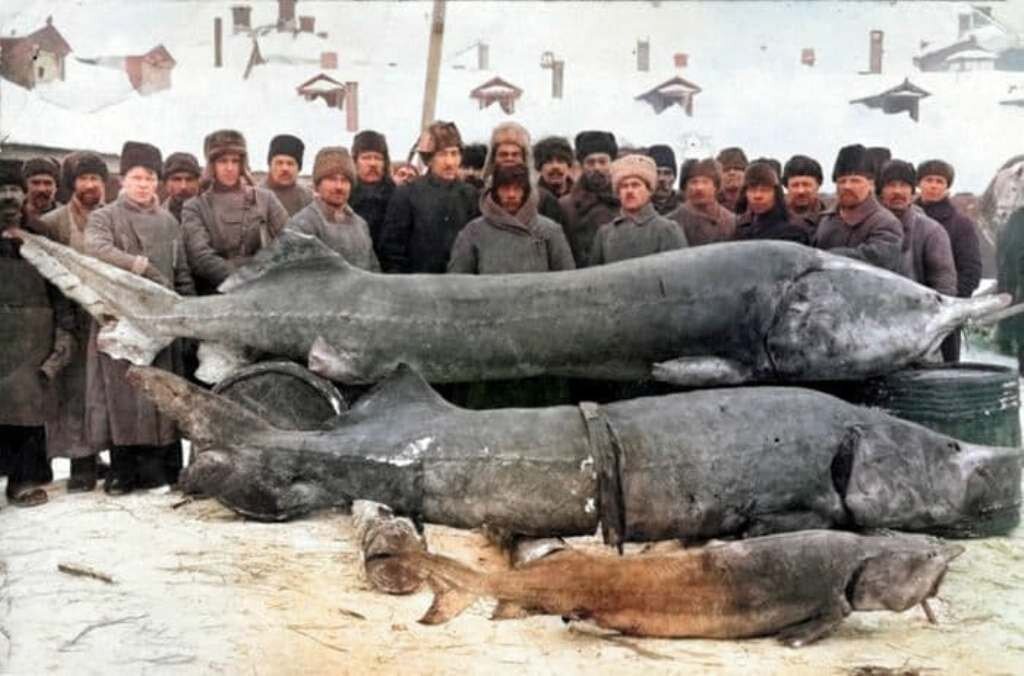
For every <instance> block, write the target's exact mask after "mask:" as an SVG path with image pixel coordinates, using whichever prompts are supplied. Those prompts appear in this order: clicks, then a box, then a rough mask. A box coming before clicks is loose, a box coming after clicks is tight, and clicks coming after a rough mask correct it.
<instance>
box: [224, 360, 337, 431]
mask: <svg viewBox="0 0 1024 676" xmlns="http://www.w3.org/2000/svg"><path fill="white" fill-rule="evenodd" d="M213 391H214V392H216V393H218V394H222V395H224V396H226V397H227V398H229V399H231V400H232V401H236V402H238V403H240V404H242V405H243V406H245V407H246V408H248V409H250V410H252V411H254V412H255V413H257V414H258V415H259V416H260V417H261V418H263V419H264V420H266V421H267V422H268V423H270V424H271V425H273V426H274V427H278V428H280V429H289V430H316V429H322V428H323V427H324V425H325V424H326V423H328V422H329V421H330V420H332V419H333V418H335V417H336V416H337V415H338V414H339V413H341V412H342V411H344V410H346V409H347V408H348V405H347V404H346V403H345V399H344V397H342V396H341V394H340V393H339V392H338V388H336V387H335V386H334V384H333V383H331V381H329V380H325V379H323V378H321V377H320V376H317V375H314V374H313V373H310V372H309V371H308V370H306V369H304V368H303V367H301V366H299V365H298V364H295V363H293V362H290V361H265V362H259V363H258V364H253V365H251V366H246V367H245V368H242V369H239V370H237V371H235V372H234V373H232V374H231V375H229V376H228V377H227V378H224V379H223V380H221V381H220V382H219V383H217V385H216V386H215V387H214V388H213Z"/></svg>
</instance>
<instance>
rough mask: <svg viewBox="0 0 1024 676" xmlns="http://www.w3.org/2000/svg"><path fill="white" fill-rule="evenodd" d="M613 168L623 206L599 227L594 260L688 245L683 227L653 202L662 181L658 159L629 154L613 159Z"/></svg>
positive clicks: (620, 258)
mask: <svg viewBox="0 0 1024 676" xmlns="http://www.w3.org/2000/svg"><path fill="white" fill-rule="evenodd" d="M611 171H612V186H613V188H614V189H615V193H616V194H617V195H618V197H619V203H620V204H622V210H621V212H620V215H619V217H618V218H616V219H615V220H613V221H612V222H611V223H606V224H604V225H602V226H601V228H600V229H599V230H598V231H597V235H595V237H594V244H593V248H592V249H591V252H590V264H591V265H604V264H606V263H615V262H616V261H623V260H626V259H628V258H639V257H641V256H650V255H651V254H656V253H661V252H663V251H672V250H673V249H681V248H683V247H685V246H686V237H685V235H683V231H682V230H681V229H680V228H679V227H678V226H676V224H675V223H673V222H672V221H670V220H668V219H667V218H665V217H664V216H661V215H659V214H658V212H657V211H655V209H654V205H653V204H651V195H652V194H653V193H654V187H655V185H657V182H658V169H657V167H656V166H655V165H654V160H652V159H651V158H650V157H647V156H646V155H627V156H625V157H621V158H619V159H617V160H615V161H614V162H612V166H611Z"/></svg>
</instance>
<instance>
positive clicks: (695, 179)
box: [667, 157, 736, 246]
mask: <svg viewBox="0 0 1024 676" xmlns="http://www.w3.org/2000/svg"><path fill="white" fill-rule="evenodd" d="M721 182H722V173H721V168H720V167H719V164H718V161H717V160H715V159H714V158H711V157H708V158H706V159H703V160H695V159H690V160H686V161H685V162H683V166H682V167H681V168H680V171H679V184H680V186H681V188H682V190H683V193H684V196H685V198H686V200H685V201H684V202H683V203H682V204H680V205H679V207H678V208H677V209H676V210H675V211H673V212H672V213H670V214H668V216H667V218H669V219H671V220H673V221H675V222H676V224H677V225H678V226H679V227H680V228H682V230H683V233H684V234H685V235H686V241H687V242H688V243H689V245H690V246H700V245H702V244H712V243H714V242H728V241H729V240H731V239H733V238H734V237H735V236H736V215H735V214H734V213H733V212H731V211H729V210H728V209H726V208H725V207H723V206H722V205H721V204H720V203H719V202H718V190H719V187H720V186H721Z"/></svg>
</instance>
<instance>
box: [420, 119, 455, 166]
mask: <svg viewBox="0 0 1024 676" xmlns="http://www.w3.org/2000/svg"><path fill="white" fill-rule="evenodd" d="M452 146H455V147H457V148H458V149H459V150H461V149H462V135H461V134H460V133H459V128H458V127H457V126H455V123H454V122H443V121H441V120H438V121H436V122H431V123H430V126H429V127H427V128H426V129H424V130H423V133H421V134H420V140H419V142H418V143H417V144H416V151H417V152H418V153H420V155H421V156H422V157H423V158H424V159H426V158H427V157H430V156H431V155H433V154H434V153H436V152H437V151H438V150H444V149H445V148H451V147H452Z"/></svg>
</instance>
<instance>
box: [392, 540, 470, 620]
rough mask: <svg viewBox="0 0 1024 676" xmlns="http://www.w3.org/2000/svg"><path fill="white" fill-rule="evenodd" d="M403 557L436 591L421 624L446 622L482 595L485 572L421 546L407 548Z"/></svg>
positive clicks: (432, 589)
mask: <svg viewBox="0 0 1024 676" xmlns="http://www.w3.org/2000/svg"><path fill="white" fill-rule="evenodd" d="M400 556H401V557H402V559H403V560H404V561H405V562H406V564H410V565H412V567H413V568H414V569H415V570H417V571H419V574H421V575H422V576H423V578H424V579H425V580H426V582H427V584H428V585H429V586H430V589H431V591H433V592H434V601H433V602H432V603H431V604H430V608H428V609H427V612H426V613H424V615H423V617H421V618H420V619H419V622H420V624H444V623H445V622H447V621H448V620H450V619H452V618H454V617H457V616H458V615H460V614H462V612H463V611H464V610H465V609H466V608H468V607H469V606H471V605H473V602H474V601H476V600H477V599H478V598H479V597H480V596H481V587H482V581H483V579H484V574H483V573H480V572H478V571H476V570H473V569H472V568H470V567H469V566H467V565H465V564H462V563H459V562H458V561H456V560H454V559H450V558H448V557H446V556H439V555H437V554H430V553H428V552H424V551H421V550H418V549H410V550H407V551H406V552H403V553H402V554H401V555H400Z"/></svg>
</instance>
